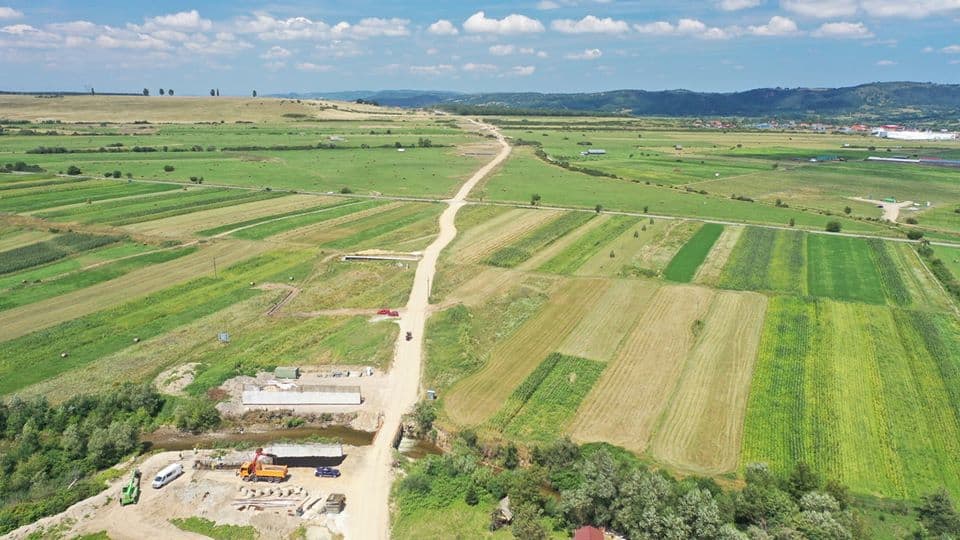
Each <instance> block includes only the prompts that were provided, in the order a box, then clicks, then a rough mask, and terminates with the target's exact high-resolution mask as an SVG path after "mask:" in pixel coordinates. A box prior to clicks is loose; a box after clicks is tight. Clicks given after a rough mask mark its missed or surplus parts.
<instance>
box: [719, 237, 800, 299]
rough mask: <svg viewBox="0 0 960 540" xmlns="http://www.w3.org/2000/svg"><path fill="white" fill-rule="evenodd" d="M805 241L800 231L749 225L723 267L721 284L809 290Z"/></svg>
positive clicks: (792, 291) (725, 285)
mask: <svg viewBox="0 0 960 540" xmlns="http://www.w3.org/2000/svg"><path fill="white" fill-rule="evenodd" d="M806 242H807V237H806V235H804V234H803V233H800V232H793V231H777V230H772V229H758V228H754V227H748V228H747V229H746V230H745V231H744V232H743V234H742V235H741V236H740V241H739V242H738V243H737V245H736V247H735V248H734V250H733V253H732V254H731V255H730V260H728V261H727V264H726V266H725V267H724V269H723V274H722V275H721V277H720V286H721V287H723V288H727V289H737V290H747V291H751V290H752V291H779V292H788V293H794V294H806V291H807V283H806V282H807V280H806V279H805V277H804V276H805V273H806V265H807V253H806V251H807V250H806V248H805V245H806Z"/></svg>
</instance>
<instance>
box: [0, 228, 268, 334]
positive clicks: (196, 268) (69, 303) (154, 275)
mask: <svg viewBox="0 0 960 540" xmlns="http://www.w3.org/2000/svg"><path fill="white" fill-rule="evenodd" d="M269 248H270V246H269V245H265V244H262V243H247V242H230V243H226V242H223V243H218V244H214V245H212V246H208V247H204V248H203V249H200V250H199V251H197V252H196V253H192V254H190V255H186V256H184V257H181V258H179V259H176V260H173V261H168V262H165V263H160V264H153V265H150V266H147V267H145V268H140V269H138V270H134V271H132V272H130V273H128V274H125V275H123V276H121V277H118V278H116V279H112V280H110V281H106V282H103V283H98V284H96V285H92V286H90V287H85V288H83V289H78V290H76V291H73V292H70V293H66V294H61V295H59V296H55V297H53V298H48V299H46V300H42V301H40V302H36V303H33V304H30V305H28V306H21V307H18V308H13V309H9V310H6V311H2V312H0V329H3V331H2V333H0V348H2V347H3V343H2V342H3V341H5V340H8V339H13V338H16V337H19V336H22V335H24V334H28V333H31V332H35V331H38V330H40V329H43V328H47V327H49V326H53V325H56V324H60V323H63V322H64V321H69V320H71V319H75V318H77V317H83V316H85V315H88V314H91V313H94V312H96V311H100V310H104V309H107V308H110V307H112V306H115V305H117V304H121V303H124V302H127V301H129V300H130V298H133V297H137V296H142V295H148V294H151V293H154V292H157V291H160V290H162V289H165V288H167V287H171V286H172V285H175V284H177V283H180V282H183V281H188V280H191V279H194V278H196V277H199V276H211V275H213V266H214V259H216V264H217V266H218V267H219V268H220V269H223V268H226V267H228V266H230V265H232V264H235V263H237V262H239V261H243V260H245V259H249V258H251V257H255V256H257V255H259V254H260V253H263V252H264V251H266V250H267V249H269Z"/></svg>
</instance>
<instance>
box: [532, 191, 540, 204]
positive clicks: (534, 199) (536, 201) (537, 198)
mask: <svg viewBox="0 0 960 540" xmlns="http://www.w3.org/2000/svg"><path fill="white" fill-rule="evenodd" d="M538 204H540V194H539V193H534V194H533V195H531V196H530V206H537V205H538Z"/></svg>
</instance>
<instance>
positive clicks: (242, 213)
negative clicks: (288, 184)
mask: <svg viewBox="0 0 960 540" xmlns="http://www.w3.org/2000/svg"><path fill="white" fill-rule="evenodd" d="M357 202H360V201H358V200H355V199H347V198H334V197H321V196H316V195H291V196H289V197H286V198H284V199H283V200H280V201H269V202H256V203H248V204H242V205H237V206H235V207H233V208H232V209H230V210H216V211H215V213H216V215H211V214H212V212H205V213H204V215H198V216H197V217H198V218H202V219H200V220H198V223H197V225H201V224H202V223H207V224H210V223H216V226H214V227H207V228H204V229H200V228H195V229H194V232H195V234H196V235H197V236H206V237H210V236H219V235H223V234H224V233H229V232H232V231H236V230H237V229H244V228H249V227H252V226H254V225H259V224H261V223H265V222H267V221H275V220H282V219H288V218H292V217H296V216H301V215H306V214H310V213H313V212H322V211H325V210H328V209H330V208H335V207H337V206H343V205H346V204H352V203H357ZM211 218H212V219H211Z"/></svg>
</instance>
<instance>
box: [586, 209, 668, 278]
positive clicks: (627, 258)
mask: <svg viewBox="0 0 960 540" xmlns="http://www.w3.org/2000/svg"><path fill="white" fill-rule="evenodd" d="M672 225H675V222H672V221H667V220H659V221H656V222H655V223H653V224H650V223H649V222H648V221H645V220H641V221H640V222H638V223H637V224H636V225H635V226H634V227H633V228H631V229H629V230H627V231H624V232H623V233H621V234H620V236H618V237H616V238H613V239H611V240H610V241H609V242H607V243H606V244H605V245H604V246H603V247H602V248H600V250H599V251H597V252H596V253H594V254H593V257H591V258H590V259H588V260H587V261H586V262H585V263H583V264H582V265H581V266H580V268H579V269H577V271H576V272H575V274H576V275H578V276H603V277H622V276H623V275H625V272H624V267H628V266H630V264H633V263H634V262H637V263H639V262H640V261H642V260H643V259H644V256H645V254H646V253H649V252H650V251H652V247H651V245H653V244H656V243H658V242H659V241H660V238H661V237H662V236H663V235H664V234H665V231H666V229H667V227H668V226H672ZM611 251H613V252H614V255H616V256H615V257H614V258H610V252H611Z"/></svg>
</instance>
